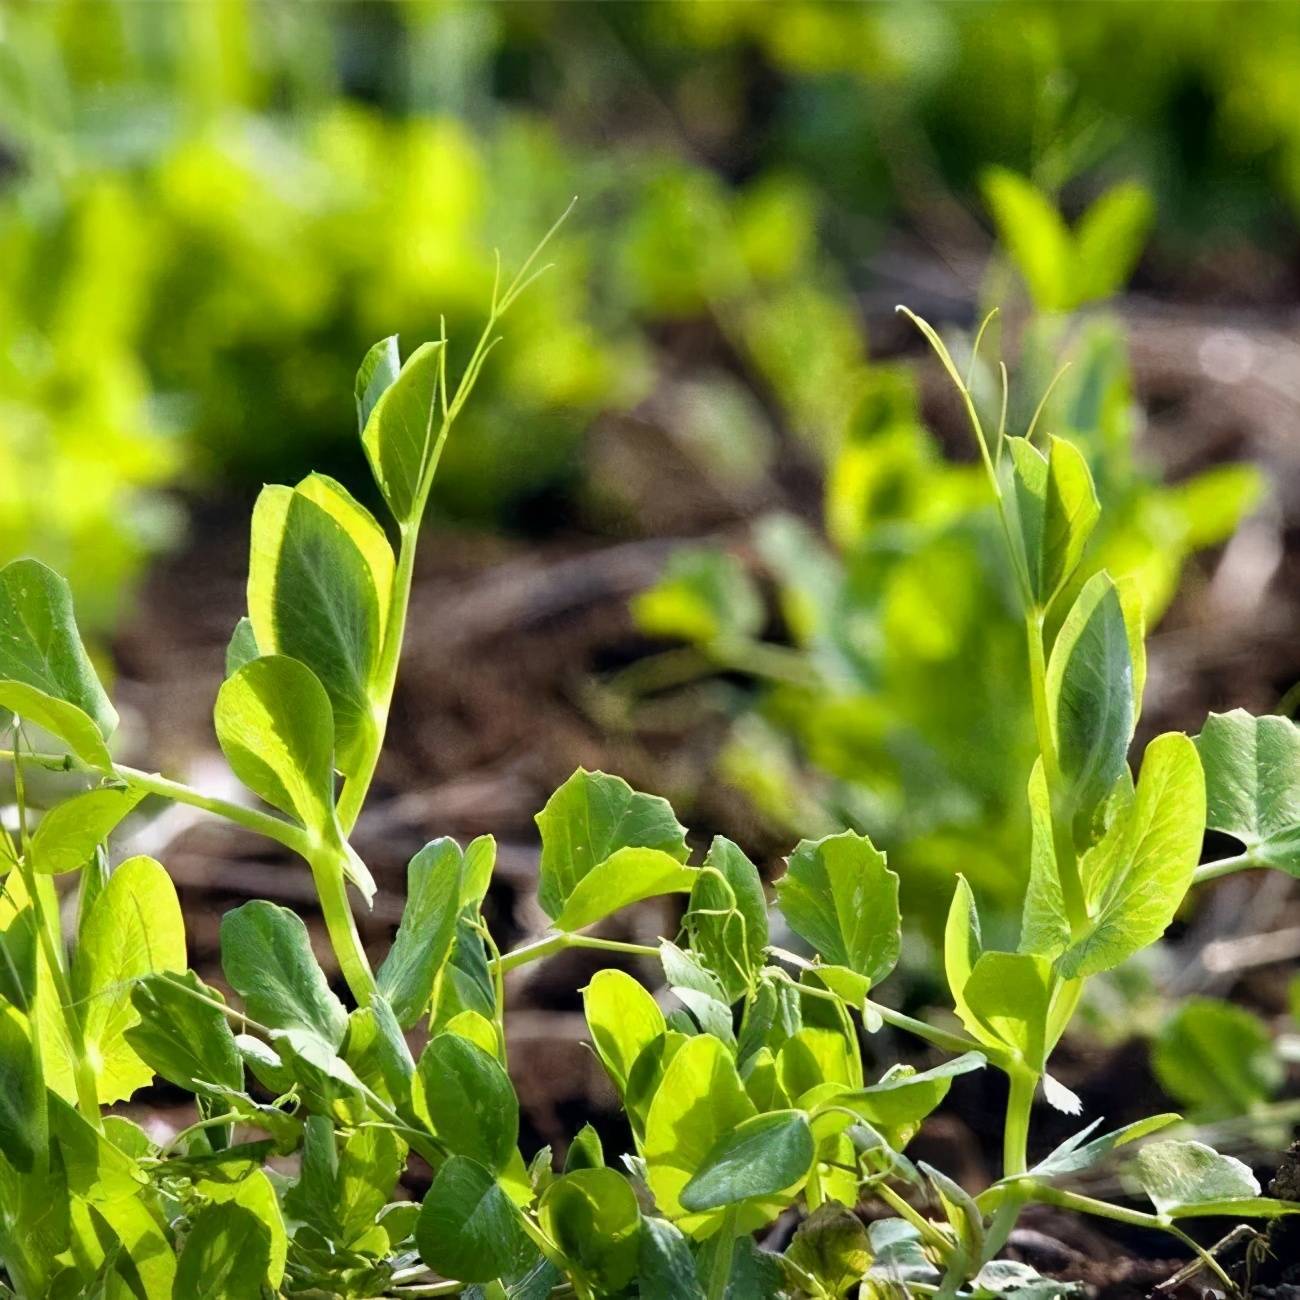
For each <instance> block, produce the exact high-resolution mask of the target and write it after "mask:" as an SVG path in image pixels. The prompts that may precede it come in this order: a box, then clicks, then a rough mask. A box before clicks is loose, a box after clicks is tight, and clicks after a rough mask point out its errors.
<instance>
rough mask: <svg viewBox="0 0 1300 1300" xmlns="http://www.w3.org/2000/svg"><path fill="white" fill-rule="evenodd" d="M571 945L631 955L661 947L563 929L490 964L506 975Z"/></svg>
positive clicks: (653, 953)
mask: <svg viewBox="0 0 1300 1300" xmlns="http://www.w3.org/2000/svg"><path fill="white" fill-rule="evenodd" d="M568 948H590V949H594V950H595V951H597V952H617V953H623V954H625V955H626V956H629V957H654V958H658V957H659V949H658V948H652V947H650V945H649V944H644V943H623V942H622V941H621V940H618V939H601V938H598V937H597V936H595V935H591V934H569V933H567V932H563V931H562V932H561V933H559V934H548V935H546V936H545V937H544V938H541V939H536V940H534V941H533V942H532V943H526V944H524V945H523V946H522V947H521V948H515V949H514V950H513V951H512V952H508V953H506V954H505V955H504V956H502V957H499V958H494V959H493V960H492V961H491V962H490V963H489V965H490V967H491V969H492V970H493V971H494V972H500V973H501V974H503V975H504V974H505V973H506V971H511V970H514V969H515V968H516V967H519V966H526V965H528V963H529V962H534V961H542V960H543V959H544V958H546V957H553V956H554V955H555V954H556V953H558V952H564V951H565V950H566V949H568Z"/></svg>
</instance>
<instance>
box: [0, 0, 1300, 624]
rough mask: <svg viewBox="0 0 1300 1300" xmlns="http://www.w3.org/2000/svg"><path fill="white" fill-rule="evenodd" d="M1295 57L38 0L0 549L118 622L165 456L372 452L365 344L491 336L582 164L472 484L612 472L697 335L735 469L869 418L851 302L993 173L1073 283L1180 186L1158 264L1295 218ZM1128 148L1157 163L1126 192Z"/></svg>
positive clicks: (1013, 32)
mask: <svg viewBox="0 0 1300 1300" xmlns="http://www.w3.org/2000/svg"><path fill="white" fill-rule="evenodd" d="M1229 36H1230V39H1227V37H1229ZM1298 55H1300V17H1298V16H1297V14H1296V13H1295V12H1294V11H1293V7H1291V6H1282V5H1268V4H1260V5H1257V4H1251V3H1243V4H1225V3H1207V4H1202V5H1198V6H1195V7H1194V8H1191V9H1188V8H1186V7H1184V6H1166V5H1156V4H1130V5H1125V6H1115V5H1110V4H1091V3H1079V4H1074V5H1071V6H1068V7H1061V6H1059V5H1054V4H1045V3H1032V4H1031V3H1016V2H1014V0H1006V2H1005V3H994V4H987V5H980V4H955V5H954V4H940V3H932V4H931V3H906V4H903V3H881V4H875V5H870V6H848V5H842V4H834V3H823V2H821V0H790V2H789V3H783V4H780V5H767V4H755V3H734V4H700V3H694V2H693V0H674V2H672V3H646V4H641V3H630V4H621V5H590V4H560V3H503V4H473V3H455V2H452V0H445V2H444V0H410V3H394V4H389V5H372V4H359V3H351V2H350V0H337V2H329V3H317V4H312V5H297V6H281V5H263V4H258V3H254V2H253V0H191V2H190V3H186V4H183V5H167V6H159V5H141V4H135V3H129V2H124V0H63V2H62V3H51V4H47V3H43V2H41V0H15V2H14V3H12V4H10V5H8V6H6V8H5V11H4V15H3V26H2V27H0V121H2V122H3V123H4V127H3V131H2V133H0V252H3V259H2V260H3V265H2V266H0V330H2V334H0V338H2V339H3V348H0V376H2V377H3V407H2V408H0V470H3V473H2V474H0V484H2V486H0V492H2V493H3V494H4V496H3V500H4V503H5V505H6V510H5V514H4V519H3V523H0V559H4V558H7V557H8V556H10V555H12V554H16V553H19V552H26V551H30V552H34V553H36V554H39V555H41V556H43V557H44V558H46V559H49V560H50V561H51V562H53V563H55V564H57V565H58V566H59V567H60V568H61V569H63V570H64V571H66V572H68V573H69V574H70V576H71V577H72V580H73V583H74V586H75V587H76V589H77V592H78V599H79V606H80V607H81V608H82V609H83V610H84V611H85V616H86V618H87V619H88V621H90V622H91V623H92V624H93V625H95V626H98V627H101V628H102V627H106V626H108V625H109V623H111V620H112V618H113V617H114V615H115V613H116V611H117V610H118V609H119V608H120V606H121V597H122V592H123V591H124V590H125V589H127V588H128V587H129V582H130V579H131V576H132V574H133V573H134V572H135V571H136V570H137V568H138V566H139V563H140V561H141V559H142V557H143V556H144V555H145V554H147V553H148V551H149V550H151V549H152V548H154V547H156V546H157V545H159V544H161V543H163V542H164V541H165V540H166V539H167V538H168V537H169V536H174V534H175V524H176V515H175V512H174V511H168V510H167V509H166V508H165V507H164V504H163V503H161V502H160V500H159V498H158V496H157V494H156V489H157V488H158V487H159V486H161V485H163V484H165V483H167V482H169V481H174V480H175V478H176V476H177V475H181V476H182V480H183V481H185V482H188V483H194V482H202V481H211V480H212V479H213V478H216V479H218V480H224V481H225V482H227V483H233V484H235V485H246V484H251V483H255V482H257V481H260V480H262V479H265V478H274V477H281V476H283V475H284V474H285V473H286V472H288V470H289V468H290V467H293V466H297V465H299V464H301V463H302V462H303V460H304V459H310V460H312V461H313V463H317V464H320V465H322V466H323V467H324V468H326V469H329V470H332V471H334V472H335V473H337V474H339V475H340V476H341V477H343V478H345V479H346V480H348V481H350V482H357V481H358V476H359V473H360V470H361V466H360V464H359V462H358V460H357V457H356V452H355V448H354V447H352V446H351V443H350V440H349V439H348V437H347V431H346V430H345V429H344V428H343V427H342V426H341V425H340V424H339V422H338V421H337V419H336V418H335V416H334V412H335V410H336V399H337V395H338V394H339V393H340V392H343V391H346V388H347V385H348V382H349V378H350V368H351V365H352V361H353V358H354V357H355V356H356V355H357V354H358V353H359V351H361V350H362V349H363V348H364V346H365V345H366V344H367V343H368V342H369V341H370V340H371V339H373V338H374V337H376V336H378V335H380V334H386V333H389V332H393V331H398V332H400V333H401V334H403V336H404V337H405V339H406V341H407V342H408V343H415V342H417V341H419V340H421V339H424V338H428V337H433V336H436V335H437V333H438V331H439V324H440V319H441V317H442V316H443V315H445V316H446V317H447V318H448V320H449V322H451V323H452V324H453V325H454V326H455V333H456V335H457V336H458V337H464V336H466V335H467V334H472V331H473V329H474V326H475V323H476V322H475V316H476V313H477V312H478V311H479V310H480V308H479V304H481V303H482V302H483V301H484V300H485V299H486V297H487V285H486V284H485V283H484V281H485V273H484V272H483V270H482V268H483V267H484V266H485V265H490V253H491V250H492V249H493V248H501V249H502V250H504V251H506V252H507V254H508V253H509V251H510V250H517V249H520V248H523V247H526V246H528V245H529V243H530V242H531V240H532V239H533V238H534V237H535V236H536V233H537V232H538V231H539V230H541V229H545V228H546V226H547V225H549V223H550V221H551V220H552V219H553V217H554V216H555V215H556V213H558V212H559V211H560V210H561V209H562V208H563V207H564V206H565V204H566V203H567V202H568V200H569V197H570V196H571V195H572V194H574V193H578V194H580V195H581V197H582V200H583V202H582V204H581V205H580V208H579V212H578V216H577V219H576V220H575V221H574V222H572V223H570V226H569V227H568V228H567V229H566V232H565V236H564V239H563V240H562V241H561V243H560V244H558V245H557V247H556V249H555V251H554V260H555V262H556V269H555V271H554V272H553V273H552V274H551V275H549V276H548V277H547V278H546V280H545V281H544V282H543V283H542V284H541V285H540V286H539V287H538V291H537V292H536V293H535V294H534V295H532V296H531V298H530V299H529V300H528V302H527V304H526V305H525V306H524V307H523V308H522V310H521V312H520V316H519V319H518V320H517V321H516V323H515V332H514V344H513V345H512V348H511V351H510V355H509V356H508V357H503V358H502V359H501V361H500V363H499V364H494V365H493V366H492V367H490V368H489V370H488V371H487V372H486V374H485V382H484V386H483V392H482V401H481V403H479V404H478V406H477V408H476V410H475V411H474V412H473V414H472V416H471V417H470V420H469V422H468V424H467V427H466V428H465V429H464V430H463V431H462V436H460V437H459V438H458V439H457V440H456V442H455V444H454V445H453V446H452V448H451V450H450V454H449V458H448V463H447V465H446V469H445V478H444V479H443V480H442V487H441V503H442V504H443V506H444V507H446V508H450V509H453V510H455V511H457V512H458V513H460V514H462V515H470V516H477V517H479V518H487V519H506V520H507V521H509V522H511V523H518V522H530V523H531V522H532V521H534V520H536V519H537V518H538V517H539V512H537V511H532V512H528V511H522V512H521V505H522V503H527V502H528V501H530V500H535V499H538V498H544V499H546V500H548V501H550V502H552V503H553V502H555V501H556V500H565V499H566V498H565V496H564V495H563V494H565V493H568V492H569V491H570V490H571V489H572V488H573V487H574V486H576V485H578V484H579V483H580V482H581V480H582V474H583V465H582V440H583V437H584V434H585V433H586V431H587V430H588V429H589V428H590V427H591V426H592V425H593V423H594V422H595V421H596V419H597V418H598V417H599V415H600V414H601V413H602V412H606V411H610V410H615V411H618V410H627V409H631V408H632V407H633V406H634V405H635V404H636V403H637V402H638V401H639V400H640V399H641V398H642V397H644V396H645V395H647V394H648V393H650V392H652V391H653V390H654V388H655V386H656V384H657V383H658V380H659V377H660V376H661V375H662V373H663V371H664V370H665V369H668V368H670V367H671V370H672V373H673V382H674V383H677V384H681V385H682V386H683V388H686V387H687V385H688V384H689V385H691V386H690V387H689V396H690V398H691V400H690V401H689V402H686V403H683V404H682V407H681V409H682V412H683V415H682V419H681V426H682V427H681V429H680V436H681V438H682V439H683V440H684V441H685V442H686V443H688V444H689V445H690V446H691V448H692V449H693V450H694V452H695V453H696V454H697V455H698V457H699V458H700V460H701V464H702V467H703V468H704V469H705V470H706V471H707V472H709V473H711V474H714V475H715V476H720V477H723V478H725V477H726V476H727V475H728V474H731V475H733V476H738V477H739V478H742V479H743V478H744V477H745V476H746V475H747V474H752V473H754V472H756V470H757V469H758V468H761V467H762V465H764V464H765V463H767V461H768V459H770V456H771V454H772V451H771V446H770V440H771V436H772V430H771V428H770V421H769V419H768V418H767V415H768V412H769V409H770V408H771V407H772V406H773V405H774V404H775V405H777V406H779V408H780V411H781V416H782V420H783V421H784V423H785V424H786V425H788V426H789V427H790V428H791V429H793V430H794V431H796V432H797V433H799V434H801V435H803V436H804V438H805V440H806V442H807V443H808V444H809V445H812V446H816V447H820V448H822V449H823V450H834V440H835V434H834V432H833V431H835V430H837V429H839V428H840V427H842V425H843V423H844V421H845V419H846V416H847V412H848V409H849V407H850V406H851V405H852V403H853V402H854V401H855V400H856V396H857V394H858V390H859V387H860V384H859V379H860V375H859V372H860V370H861V369H862V367H863V364H864V363H863V361H862V352H863V345H862V331H861V324H860V320H859V313H858V311H857V309H856V306H855V303H854V300H853V295H854V294H855V293H857V292H859V291H861V290H862V289H863V288H865V287H869V286H870V285H871V283H872V282H871V278H870V277H871V274H872V268H871V265H870V262H869V260H868V259H870V257H871V256H872V254H873V253H874V252H875V251H876V250H877V249H878V248H879V247H880V246H881V245H882V243H883V241H884V239H885V238H886V237H887V235H888V234H889V232H890V230H891V229H893V228H896V227H897V226H899V225H900V224H901V225H904V226H907V227H909V228H910V229H913V230H914V231H915V232H916V233H917V234H918V235H919V236H920V238H921V239H922V240H923V241H925V242H927V243H932V244H934V245H936V246H938V247H939V248H940V251H941V252H942V248H943V246H944V244H945V241H947V240H949V238H950V237H951V238H956V239H958V241H963V240H964V241H967V242H969V239H970V238H971V236H972V234H973V236H974V238H975V239H976V240H977V241H978V240H979V239H980V238H983V237H984V236H983V232H982V230H981V228H980V225H979V223H977V222H974V221H972V219H971V216H970V211H971V209H972V208H973V207H974V206H975V205H976V204H977V203H978V202H979V194H980V192H981V187H983V189H984V190H985V192H986V193H987V195H988V197H989V198H990V199H991V200H992V208H993V212H994V215H995V216H996V217H997V219H998V223H999V224H1000V226H1001V227H1002V234H1003V238H1004V242H1005V243H1007V245H1008V247H1009V248H1010V250H1011V251H1012V252H1013V253H1014V254H1016V255H1017V257H1018V259H1019V261H1020V262H1021V264H1022V266H1023V267H1024V268H1025V270H1026V275H1027V278H1028V280H1029V284H1030V288H1031V290H1032V291H1033V294H1034V296H1035V298H1036V300H1037V301H1038V304H1039V306H1041V307H1044V308H1049V309H1066V308H1069V307H1072V306H1074V305H1076V304H1077V303H1078V302H1080V301H1082V300H1084V299H1087V298H1090V297H1096V296H1099V295H1101V294H1104V293H1105V292H1108V291H1109V290H1110V289H1113V288H1114V287H1115V284H1116V283H1117V282H1118V280H1119V279H1122V278H1123V277H1124V275H1125V274H1127V271H1128V269H1129V267H1130V266H1131V262H1132V257H1133V255H1134V254H1135V251H1136V248H1137V246H1138V244H1139V243H1140V239H1141V235H1142V232H1143V230H1144V228H1145V226H1146V224H1147V222H1148V221H1149V219H1150V215H1151V214H1150V199H1149V198H1148V197H1147V195H1149V194H1150V195H1154V199H1155V202H1156V204H1157V205H1158V207H1159V210H1160V213H1161V223H1160V225H1161V241H1162V242H1161V245H1160V247H1159V248H1158V250H1157V254H1156V256H1155V257H1153V259H1152V262H1153V267H1154V269H1155V272H1156V273H1157V274H1161V273H1165V271H1164V268H1167V267H1168V266H1169V265H1170V264H1171V262H1177V261H1178V260H1179V259H1181V258H1183V257H1184V256H1185V255H1186V254H1187V253H1188V252H1189V251H1194V250H1195V249H1196V248H1197V247H1198V246H1201V247H1203V246H1214V245H1216V244H1219V243H1222V242H1223V240H1224V237H1225V231H1226V232H1228V233H1229V234H1230V236H1231V237H1232V238H1234V239H1239V238H1243V237H1244V238H1249V237H1259V238H1272V237H1276V236H1277V234H1278V232H1279V231H1280V230H1281V229H1283V228H1284V227H1285V223H1286V222H1287V221H1291V222H1292V229H1293V215H1292V214H1294V212H1295V210H1296V209H1297V207H1300V127H1297V125H1296V124H1297V122H1300V112H1297V111H1296V110H1297V108H1298V107H1300V104H1297V95H1298V94H1300V92H1298V91H1297V89H1296V82H1295V78H1294V76H1293V75H1292V72H1293V69H1294V66H1295V60H1296V58H1297V56H1298ZM1247 88H1249V90H1247ZM991 164H996V165H998V166H999V167H1001V168H1002V169H1003V170H1002V171H1000V172H990V171H989V166H990V165H991ZM1099 174H1100V175H1102V176H1106V175H1110V174H1124V175H1134V176H1138V177H1141V178H1142V181H1143V188H1141V189H1139V188H1137V187H1133V186H1130V187H1126V188H1123V189H1119V190H1112V191H1110V192H1109V194H1108V197H1107V199H1106V200H1105V202H1104V204H1103V203H1098V204H1095V205H1090V204H1089V203H1088V200H1090V199H1091V198H1092V197H1093V196H1094V194H1095V193H1096V190H1097V184H1096V178H1097V176H1098V175H1099ZM1017 177H1027V178H1029V180H1022V179H1017ZM1029 181H1032V185H1031V184H1030V183H1029ZM1062 193H1064V195H1065V199H1066V202H1065V204H1064V206H1065V207H1066V209H1067V210H1069V211H1070V212H1071V214H1073V213H1075V212H1077V211H1079V210H1083V212H1084V215H1083V216H1082V217H1081V218H1080V219H1079V220H1078V221H1077V222H1072V223H1066V222H1063V221H1062V220H1061V218H1060V217H1059V216H1058V215H1057V214H1058V212H1059V208H1058V206H1057V204H1056V202H1055V200H1056V198H1057V197H1058V196H1059V195H1060V194H1062ZM1035 195H1039V196H1046V197H1045V198H1043V199H1042V201H1039V200H1038V199H1036V198H1035ZM1207 196H1212V201H1209V202H1207V201H1206V198H1207ZM1049 200H1050V201H1049ZM1171 255H1172V257H1171ZM1099 268H1101V269H1099ZM1099 275H1101V276H1103V277H1105V276H1107V275H1109V276H1110V281H1109V282H1107V281H1106V280H1105V279H1104V278H1103V279H1100V280H1099V279H1098V276H1099ZM891 287H892V286H891ZM899 296H902V295H901V294H900V295H899ZM701 319H706V320H707V322H708V325H709V328H710V329H711V330H713V331H714V332H715V333H716V334H720V335H721V339H722V346H721V347H718V346H709V347H706V348H703V349H699V350H698V355H692V356H691V357H689V358H686V359H684V358H683V357H682V350H681V349H680V348H676V349H674V348H673V347H672V346H671V340H672V337H673V334H672V331H673V330H674V329H675V328H677V327H680V326H682V325H683V324H690V323H693V322H698V321H699V320H701ZM666 345H667V346H666ZM1046 355H1052V356H1054V355H1055V352H1054V350H1053V349H1047V351H1046ZM666 356H667V357H668V358H670V360H666V359H665V358H666ZM889 382H890V381H889V380H888V378H887V377H885V376H883V375H882V383H883V384H885V385H886V386H888V383H889ZM774 398H775V402H774ZM909 418H910V417H909ZM906 422H907V420H906V419H904V421H903V423H904V424H906ZM898 441H899V450H898V455H900V456H903V457H907V456H909V455H914V454H916V453H914V452H908V451H907V450H905V448H903V444H904V443H905V442H906V441H907V440H906V439H905V438H900V439H898ZM519 447H525V448H526V449H527V451H526V453H525V454H520V453H519V451H518V450H517V449H518V448H519ZM15 466H16V467H17V468H15ZM837 472H839V473H841V474H843V473H847V472H848V471H847V470H839V471H837ZM959 483H960V475H959V476H958V479H957V484H959ZM69 485H73V488H72V490H69ZM952 486H953V487H954V490H957V486H956V485H952ZM927 491H928V489H927ZM557 494H558V495H557ZM542 513H543V514H544V515H545V519H546V520H548V521H553V520H554V518H555V513H554V512H553V511H552V512H550V513H549V514H546V513H545V512H542ZM551 526H553V522H552V525H551Z"/></svg>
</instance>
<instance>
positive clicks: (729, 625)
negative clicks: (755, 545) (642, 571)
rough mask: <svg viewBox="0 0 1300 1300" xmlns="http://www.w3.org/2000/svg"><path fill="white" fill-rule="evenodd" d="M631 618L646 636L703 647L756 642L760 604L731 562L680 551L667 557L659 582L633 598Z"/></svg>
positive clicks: (712, 553) (720, 554)
mask: <svg viewBox="0 0 1300 1300" xmlns="http://www.w3.org/2000/svg"><path fill="white" fill-rule="evenodd" d="M632 617H633V618H634V619H636V622H637V626H638V627H640V629H641V630H642V631H643V632H646V633H648V634H649V635H650V636H657V637H665V638H671V639H674V640H677V639H680V640H683V641H690V642H693V643H694V644H696V645H705V646H707V645H714V644H716V643H718V642H727V641H743V640H745V639H747V638H751V637H754V636H757V634H758V633H759V631H760V630H761V629H762V625H763V600H762V597H761V596H760V595H759V592H758V589H757V587H756V586H755V585H754V580H753V579H752V578H751V577H750V576H749V573H748V571H747V570H746V568H745V566H744V564H743V563H742V562H741V561H740V560H739V559H737V558H736V557H735V556H733V555H729V554H727V552H725V551H719V550H716V549H714V548H713V547H683V548H682V549H681V550H678V551H674V552H673V553H672V555H671V556H669V559H668V563H667V564H666V565H665V567H664V572H663V575H662V576H661V577H660V579H659V581H658V582H656V583H655V585H654V586H653V587H650V588H648V589H647V590H645V591H643V592H640V593H639V594H638V595H637V596H635V597H633V599H632Z"/></svg>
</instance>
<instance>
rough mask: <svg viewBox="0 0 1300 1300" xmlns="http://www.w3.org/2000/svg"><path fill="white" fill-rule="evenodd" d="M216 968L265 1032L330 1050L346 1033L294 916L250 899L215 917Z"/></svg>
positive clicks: (303, 928) (342, 1014) (339, 1010)
mask: <svg viewBox="0 0 1300 1300" xmlns="http://www.w3.org/2000/svg"><path fill="white" fill-rule="evenodd" d="M221 967H222V969H223V970H224V971H225V974H226V979H227V980H228V981H229V983H230V987H231V988H233V989H234V990H235V992H237V993H238V994H239V995H240V997H242V998H243V999H244V1006H245V1007H246V1008H247V1010H248V1014H249V1015H250V1016H251V1017H252V1018H253V1019H254V1020H256V1021H259V1022H260V1023H262V1024H264V1025H266V1026H267V1027H268V1028H270V1029H305V1030H308V1031H310V1032H311V1033H313V1034H315V1035H316V1036H317V1037H318V1038H320V1039H321V1040H322V1041H323V1042H325V1043H327V1044H328V1045H329V1046H330V1047H332V1048H337V1047H338V1046H339V1044H340V1043H342V1041H343V1035H344V1033H345V1032H346V1031H347V1025H348V1018H347V1013H346V1012H345V1011H344V1010H343V1004H342V1003H341V1002H340V1001H339V1000H338V998H337V997H335V996H334V994H333V993H332V992H331V991H330V987H329V984H328V983H326V980H325V975H324V973H323V972H322V971H321V968H320V966H319V965H318V964H317V962H316V958H315V957H314V956H313V955H312V950H311V940H310V939H309V938H308V936H307V927H306V925H305V924H304V923H303V920H302V918H301V917H300V916H298V915H297V914H296V913H294V912H291V911H290V910H289V909H288V908H287V907H279V906H277V905H276V904H274V903H268V902H266V901H264V900H262V899H254V900H253V901H252V902H248V903H245V904H243V906H241V907H237V908H235V909H234V910H233V911H230V912H227V913H226V914H225V916H224V917H222V918H221Z"/></svg>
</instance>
